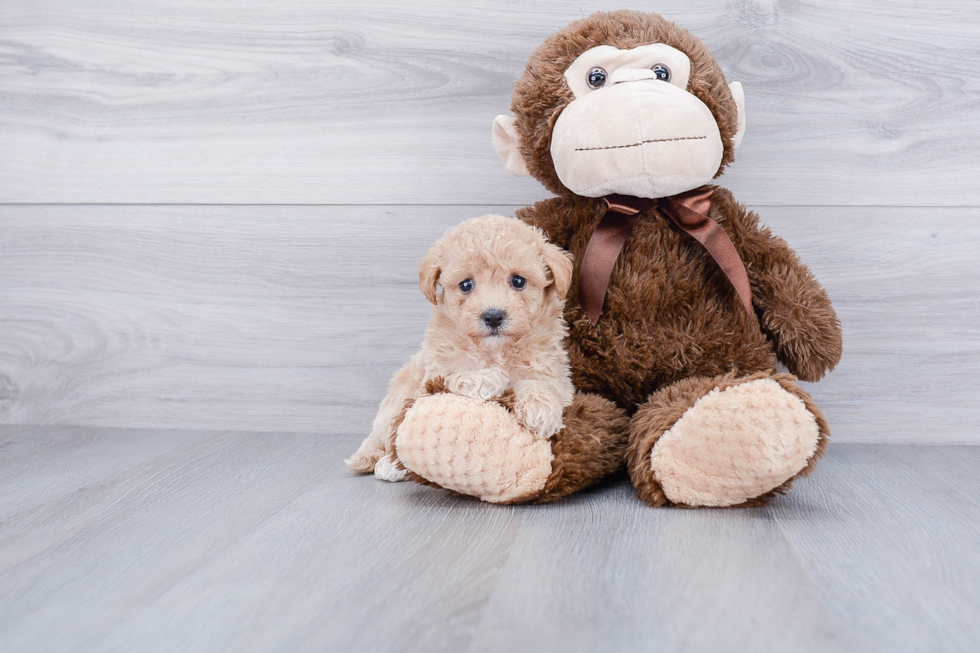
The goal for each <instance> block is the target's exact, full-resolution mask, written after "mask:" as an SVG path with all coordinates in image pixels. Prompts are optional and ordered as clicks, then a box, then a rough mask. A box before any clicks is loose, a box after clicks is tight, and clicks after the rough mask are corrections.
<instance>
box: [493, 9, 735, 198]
mask: <svg viewBox="0 0 980 653" xmlns="http://www.w3.org/2000/svg"><path fill="white" fill-rule="evenodd" d="M743 106H744V95H743V93H742V87H741V85H740V84H739V83H738V82H735V83H733V84H731V85H728V84H727V83H726V82H725V77H724V75H723V74H722V72H721V69H720V68H719V67H718V64H717V62H716V61H715V60H714V57H713V56H712V55H711V53H710V52H709V51H708V49H707V48H706V47H705V46H704V44H703V43H701V42H700V41H699V40H698V39H697V38H696V37H694V36H693V35H692V34H690V33H689V32H687V31H686V30H683V29H681V28H679V27H677V26H676V25H674V24H673V23H670V22H669V21H666V20H664V19H663V18H662V17H661V16H658V15H656V14H647V13H642V12H636V11H618V12H609V13H604V12H600V13H597V14H593V15H592V16H590V17H588V18H586V19H583V20H581V21H578V22H576V23H573V24H572V25H570V26H569V27H567V28H566V29H565V30H562V31H561V32H558V33H557V34H554V35H553V36H551V37H549V38H548V40H546V41H545V42H544V43H543V44H542V45H541V47H539V48H538V50H537V51H536V52H535V53H534V54H533V55H532V56H531V59H530V60H529V61H528V65H527V69H526V71H525V73H524V76H523V77H522V78H521V80H520V81H519V82H518V83H517V86H516V87H515V90H514V96H513V101H512V104H511V108H512V109H513V111H514V113H515V114H516V115H515V116H513V117H512V116H498V117H497V119H496V120H495V121H494V129H493V140H494V146H495V147H496V149H497V154H498V155H499V156H500V158H501V160H502V161H503V162H504V165H505V166H506V167H507V169H508V170H510V171H511V172H513V173H514V174H518V175H527V174H531V175H533V176H534V177H536V178H537V179H538V180H539V181H540V182H541V183H543V184H544V185H545V186H546V187H547V188H548V189H550V190H552V191H553V192H555V193H558V194H568V193H574V194H576V195H583V196H586V197H602V196H604V195H609V194H616V193H618V194H623V195H633V196H637V197H646V198H657V197H667V196H670V195H675V194H677V193H682V192H684V191H687V190H691V189H694V188H697V187H699V186H702V185H704V184H705V183H708V182H709V181H711V180H712V179H713V178H714V177H717V176H718V175H720V174H721V172H722V170H723V169H724V167H725V166H726V165H727V164H728V163H729V162H731V161H732V159H733V158H734V151H735V148H737V147H738V145H739V143H740V141H741V139H742V133H743V130H744V126H745V118H744V115H745V114H744V110H743Z"/></svg>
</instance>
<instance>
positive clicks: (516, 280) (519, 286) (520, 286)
mask: <svg viewBox="0 0 980 653" xmlns="http://www.w3.org/2000/svg"><path fill="white" fill-rule="evenodd" d="M510 285H511V287H512V288H513V289H514V290H524V286H526V285H527V279H525V278H524V277H522V276H521V275H519V274H515V275H514V276H512V277H511V278H510Z"/></svg>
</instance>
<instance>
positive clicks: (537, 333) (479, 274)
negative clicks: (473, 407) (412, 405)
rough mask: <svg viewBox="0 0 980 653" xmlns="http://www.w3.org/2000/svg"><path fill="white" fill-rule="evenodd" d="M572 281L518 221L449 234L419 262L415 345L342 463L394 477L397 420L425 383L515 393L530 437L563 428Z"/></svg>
mask: <svg viewBox="0 0 980 653" xmlns="http://www.w3.org/2000/svg"><path fill="white" fill-rule="evenodd" d="M571 278H572V262H571V257H570V256H569V255H568V253H567V252H564V251H563V250H561V249H560V248H558V247H557V246H555V245H553V244H551V243H549V242H548V241H547V240H546V239H545V237H544V234H543V233H542V232H541V230H540V229H537V228H535V227H531V226H529V225H527V224H525V223H524V222H522V221H521V220H518V219H517V218H507V217H504V216H499V215H487V216H483V217H480V218H472V219H470V220H467V221H465V222H463V223H462V224H460V225H459V226H457V227H455V228H453V229H450V230H449V231H448V232H446V234H445V235H444V236H443V237H442V239H440V240H439V241H438V242H437V243H436V244H435V245H434V246H433V247H432V249H430V250H429V252H428V253H427V254H426V255H425V257H424V258H423V259H422V262H421V264H420V266H419V287H420V288H421V290H422V293H423V294H424V295H425V296H426V298H428V300H429V301H430V302H432V304H433V305H434V308H433V309H432V317H431V319H430V320H429V326H428V328H427V329H426V332H425V338H424V340H423V341H422V349H421V351H419V352H418V353H417V354H415V355H414V356H412V358H411V360H409V361H408V363H407V364H406V365H405V366H404V367H403V368H402V369H401V370H399V371H398V373H397V374H395V376H394V378H393V379H392V380H391V386H390V388H389V390H388V395H387V396H386V397H385V398H384V401H382V402H381V408H380V409H379V410H378V415H377V417H376V418H375V420H374V426H373V428H372V429H371V434H370V435H368V436H367V438H366V439H365V440H364V442H363V443H362V444H361V446H360V448H359V449H358V450H357V452H356V453H355V454H354V455H353V456H351V458H350V459H349V460H347V461H346V462H347V465H348V466H349V467H350V468H351V469H354V470H356V471H359V472H363V473H370V472H372V471H373V472H374V475H375V476H377V477H378V478H381V479H384V480H387V481H400V480H403V479H404V477H405V470H404V468H403V467H402V465H401V464H400V463H399V462H398V460H397V459H396V458H395V456H394V448H393V447H392V443H393V442H394V438H395V428H396V427H395V424H396V420H397V419H398V417H399V416H400V414H401V413H402V411H403V410H404V409H405V406H406V404H407V403H408V402H410V401H412V400H414V399H417V398H418V397H420V396H421V395H422V394H423V393H424V390H425V387H426V384H427V383H428V382H429V381H436V380H440V379H441V380H443V381H444V383H445V387H446V388H448V389H449V391H450V392H453V393H456V394H459V395H465V396H468V397H476V398H480V399H492V398H494V397H497V396H499V395H500V394H502V393H503V392H504V391H506V390H508V389H513V392H514V398H513V399H514V404H513V410H514V414H515V416H516V418H517V419H518V421H520V422H521V423H522V424H523V425H524V426H525V427H526V428H527V429H528V430H530V431H531V432H532V433H533V434H534V435H535V436H536V437H539V438H549V437H551V436H552V435H554V434H555V433H557V432H558V431H560V430H561V428H562V410H563V409H564V408H565V407H566V406H568V405H570V404H571V403H572V395H573V392H574V391H573V388H572V380H571V373H570V369H569V364H568V354H567V353H566V351H565V347H564V343H563V341H564V339H565V336H566V334H567V330H568V329H567V326H566V325H565V322H564V320H563V319H562V307H563V304H564V299H565V294H566V293H567V292H568V287H569V284H570V283H571Z"/></svg>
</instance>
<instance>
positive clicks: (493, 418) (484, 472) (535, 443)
mask: <svg viewBox="0 0 980 653" xmlns="http://www.w3.org/2000/svg"><path fill="white" fill-rule="evenodd" d="M395 450H396V451H397V452H398V458H399V459H400V460H401V461H402V464H403V465H404V466H405V468H406V469H408V470H410V471H412V472H414V473H415V474H418V475H419V476H420V477H422V478H423V479H425V480H426V481H428V482H429V483H433V484H436V485H439V486H440V487H444V488H446V489H449V490H453V491H454V492H459V493H460V494H467V495H470V496H474V497H477V498H479V499H482V500H483V501H489V502H491V503H514V502H519V501H522V500H527V499H529V498H531V497H534V496H536V495H537V494H539V493H540V492H541V490H542V489H543V488H544V485H545V483H546V482H547V480H548V477H549V476H550V475H551V461H552V460H553V459H554V456H553V455H552V453H551V442H550V441H548V440H542V439H539V438H535V437H534V435H533V434H532V433H531V432H530V431H528V430H527V429H525V428H524V427H523V426H521V425H520V424H519V423H518V422H517V420H516V419H515V418H514V415H513V413H511V412H510V411H509V410H507V408H505V407H504V406H501V405H500V404H498V403H495V402H488V401H483V400H480V399H474V398H471V397H462V396H459V395H454V394H450V393H441V394H436V395H431V396H428V397H422V398H421V399H419V400H418V401H416V402H415V404H414V405H413V406H412V407H411V408H410V409H409V410H408V412H407V413H406V414H405V419H404V420H403V421H402V423H401V425H400V426H399V427H398V434H397V436H396V437H395Z"/></svg>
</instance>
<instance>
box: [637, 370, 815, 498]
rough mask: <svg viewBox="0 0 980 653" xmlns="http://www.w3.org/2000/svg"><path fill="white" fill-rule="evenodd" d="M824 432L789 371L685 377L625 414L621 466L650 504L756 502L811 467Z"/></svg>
mask: <svg viewBox="0 0 980 653" xmlns="http://www.w3.org/2000/svg"><path fill="white" fill-rule="evenodd" d="M829 436H830V430H829V429H828V427H827V422H826V420H824V418H823V415H822V414H821V413H820V410H819V409H818V408H817V407H816V405H815V404H814V403H813V400H812V399H810V395H808V394H807V393H806V392H805V391H803V390H802V389H800V388H799V387H798V386H797V385H796V383H795V378H794V377H793V376H791V375H789V374H775V373H773V372H760V373H758V374H753V375H751V376H743V377H736V376H735V375H734V374H729V375H725V376H718V377H714V378H690V379H684V380H682V381H678V382H677V383H674V384H672V385H670V386H667V387H665V388H662V389H661V390H659V391H657V392H655V393H654V394H652V395H650V398H649V399H648V400H647V402H646V403H645V404H643V405H642V406H641V407H640V408H639V410H638V411H637V412H636V414H635V415H634V416H633V418H632V420H630V444H629V453H628V466H629V472H630V477H631V478H632V479H633V485H635V486H636V489H637V491H638V492H639V495H640V498H641V499H643V500H644V501H646V502H647V503H648V504H649V505H651V506H663V505H670V504H675V505H684V506H718V507H721V506H742V505H761V504H763V503H765V501H766V500H767V499H768V498H770V497H771V496H772V495H774V494H777V493H783V492H785V491H786V490H788V489H789V487H790V484H791V483H792V481H793V479H794V478H796V477H797V476H802V475H806V474H808V473H809V472H810V471H811V470H812V469H813V468H814V467H815V466H816V461H817V459H818V458H819V457H820V456H821V455H823V452H824V449H825V448H826V446H827V438H828V437H829Z"/></svg>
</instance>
